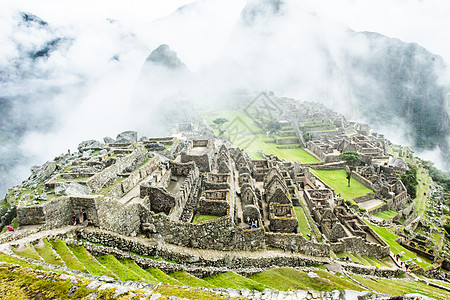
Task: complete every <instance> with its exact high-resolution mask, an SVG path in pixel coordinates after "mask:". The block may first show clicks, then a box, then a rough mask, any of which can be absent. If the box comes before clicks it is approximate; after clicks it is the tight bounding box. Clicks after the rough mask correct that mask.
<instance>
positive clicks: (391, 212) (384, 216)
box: [374, 209, 398, 220]
mask: <svg viewBox="0 0 450 300" xmlns="http://www.w3.org/2000/svg"><path fill="white" fill-rule="evenodd" d="M396 215H398V212H396V211H394V210H390V209H389V210H385V211H382V212H379V213H377V214H375V215H374V216H375V217H378V218H382V219H383V220H389V219H392V218H393V217H395V216H396Z"/></svg>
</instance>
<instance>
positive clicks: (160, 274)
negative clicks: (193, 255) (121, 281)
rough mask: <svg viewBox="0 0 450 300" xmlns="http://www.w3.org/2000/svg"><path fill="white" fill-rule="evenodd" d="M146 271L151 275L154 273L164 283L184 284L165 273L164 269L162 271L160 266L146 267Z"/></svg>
mask: <svg viewBox="0 0 450 300" xmlns="http://www.w3.org/2000/svg"><path fill="white" fill-rule="evenodd" d="M145 271H147V272H148V273H149V274H150V275H152V276H153V277H154V278H155V279H156V280H158V281H161V282H163V283H167V284H173V285H182V284H181V283H180V282H179V281H178V280H176V279H175V278H173V277H171V276H169V275H167V274H166V273H164V272H163V271H161V270H160V269H158V268H149V269H146V270H145Z"/></svg>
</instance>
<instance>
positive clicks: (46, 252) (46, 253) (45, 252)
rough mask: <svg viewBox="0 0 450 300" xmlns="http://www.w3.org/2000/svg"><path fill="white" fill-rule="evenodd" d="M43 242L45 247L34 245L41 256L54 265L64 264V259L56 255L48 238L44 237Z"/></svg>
mask: <svg viewBox="0 0 450 300" xmlns="http://www.w3.org/2000/svg"><path fill="white" fill-rule="evenodd" d="M43 243H44V246H43V247H36V246H35V247H34V249H35V250H36V252H37V253H38V254H39V256H40V257H42V258H43V259H44V261H45V262H46V263H49V264H52V265H63V261H62V260H61V259H60V258H58V257H56V255H55V254H54V253H53V248H52V245H51V244H50V243H49V242H48V241H47V239H44V240H43Z"/></svg>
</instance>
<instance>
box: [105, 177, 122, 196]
mask: <svg viewBox="0 0 450 300" xmlns="http://www.w3.org/2000/svg"><path fill="white" fill-rule="evenodd" d="M124 180H125V177H120V178H118V179H116V181H114V183H113V184H111V185H109V186H106V187H104V188H102V189H101V190H100V194H103V195H106V194H107V193H108V192H109V191H110V190H112V189H113V188H114V187H116V185H118V184H119V183H121V182H122V181H124Z"/></svg>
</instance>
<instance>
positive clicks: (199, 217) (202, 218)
mask: <svg viewBox="0 0 450 300" xmlns="http://www.w3.org/2000/svg"><path fill="white" fill-rule="evenodd" d="M218 218H220V217H219V216H210V215H195V216H194V219H193V220H192V223H200V222H203V221H208V220H215V219H218Z"/></svg>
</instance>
